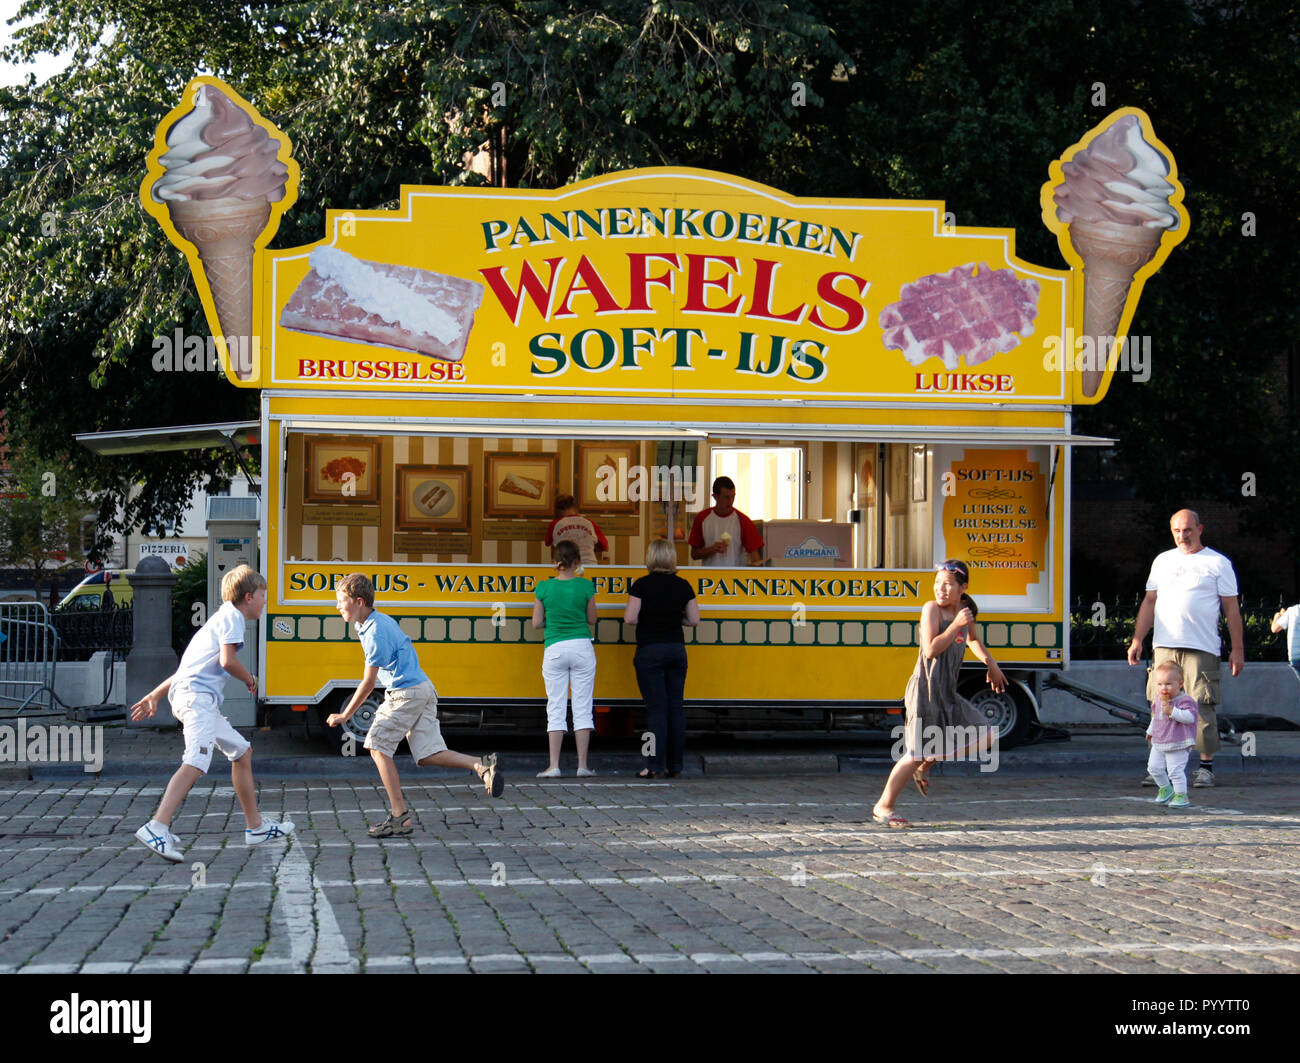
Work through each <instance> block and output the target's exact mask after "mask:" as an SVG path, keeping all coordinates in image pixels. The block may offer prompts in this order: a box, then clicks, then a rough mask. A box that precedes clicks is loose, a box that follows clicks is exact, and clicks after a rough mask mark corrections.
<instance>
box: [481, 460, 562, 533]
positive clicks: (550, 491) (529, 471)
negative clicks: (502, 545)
mask: <svg viewBox="0 0 1300 1063" xmlns="http://www.w3.org/2000/svg"><path fill="white" fill-rule="evenodd" d="M483 461H484V470H485V473H486V477H485V483H484V491H483V515H484V516H486V517H540V516H552V515H553V513H554V510H555V482H556V480H557V479H558V478H559V472H560V458H559V455H558V454H525V453H519V452H517V451H489V452H487V453H485V454H484V455H483Z"/></svg>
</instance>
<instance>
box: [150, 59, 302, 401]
mask: <svg viewBox="0 0 1300 1063" xmlns="http://www.w3.org/2000/svg"><path fill="white" fill-rule="evenodd" d="M291 150H292V149H291V146H290V144H289V138H288V137H286V136H285V135H284V134H283V133H281V132H280V131H279V130H278V129H277V128H276V127H275V126H274V125H273V124H271V123H270V122H269V121H267V120H266V119H265V118H263V117H262V116H261V115H260V114H258V112H257V109H256V108H254V107H253V106H252V104H250V103H248V101H246V100H245V99H243V97H241V96H240V95H239V94H238V93H237V92H235V91H234V89H232V88H231V87H230V86H229V85H227V84H226V83H225V82H223V81H221V80H219V79H218V78H213V77H199V78H195V79H194V80H193V81H191V82H190V83H189V84H188V85H187V86H186V87H185V93H184V95H183V96H182V98H181V103H180V105H179V106H178V107H176V108H175V109H174V110H173V111H171V112H170V113H169V114H168V115H167V117H166V118H164V119H163V120H162V122H161V123H160V124H159V126H158V130H157V132H156V133H155V134H154V147H153V150H152V151H150V152H149V156H148V166H149V171H148V174H147V175H146V176H145V179H144V182H143V184H141V186H140V201H141V203H142V204H143V205H144V209H145V210H146V211H148V212H149V213H150V214H152V215H153V216H154V218H156V219H157V221H158V223H159V224H160V225H161V226H162V227H163V230H164V231H165V232H166V233H167V237H168V239H170V240H171V241H172V243H174V244H175V245H176V246H177V247H179V248H180V249H181V250H182V251H184V252H185V256H186V258H188V259H189V262H190V270H191V271H192V272H193V274H194V283H195V285H196V286H197V287H198V291H199V298H200V299H201V300H202V302H203V310H204V313H205V314H206V315H207V318H208V326H209V327H210V328H211V329H212V335H213V337H214V338H215V339H216V340H217V347H218V349H219V350H220V352H221V355H222V358H223V359H224V364H225V369H226V374H227V376H229V377H230V378H231V379H232V380H235V381H237V382H244V383H248V384H256V383H258V382H259V381H260V378H261V335H260V332H261V330H260V328H259V327H258V322H259V319H258V317H257V316H256V312H257V311H258V310H259V309H260V308H259V307H257V306H255V305H254V304H255V302H256V299H257V297H258V296H259V295H260V292H261V287H262V286H261V283H260V282H261V269H260V262H259V255H258V252H259V251H261V250H262V249H263V248H264V247H265V246H266V244H267V243H268V242H269V241H270V239H271V237H272V236H273V235H274V234H275V230H276V229H277V228H278V227H279V224H280V218H281V216H282V215H283V214H284V212H285V211H286V210H288V209H289V207H291V206H292V205H293V203H294V201H295V200H296V199H297V198H298V164H297V163H296V162H295V161H294V160H293V157H292V154H291Z"/></svg>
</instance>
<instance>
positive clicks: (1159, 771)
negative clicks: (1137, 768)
mask: <svg viewBox="0 0 1300 1063" xmlns="http://www.w3.org/2000/svg"><path fill="white" fill-rule="evenodd" d="M1187 754H1188V750H1186V749H1177V750H1174V751H1173V752H1172V753H1162V752H1160V750H1158V749H1156V748H1155V746H1152V747H1151V756H1149V757H1148V758H1147V771H1149V772H1150V773H1151V778H1153V779H1155V781H1156V784H1157V785H1159V786H1161V787H1165V786H1169V785H1170V784H1171V783H1172V784H1173V787H1174V793H1176V794H1185V793H1187Z"/></svg>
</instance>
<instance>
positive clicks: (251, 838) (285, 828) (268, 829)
mask: <svg viewBox="0 0 1300 1063" xmlns="http://www.w3.org/2000/svg"><path fill="white" fill-rule="evenodd" d="M292 833H293V821H292V820H287V819H285V820H280V821H279V822H278V823H277V822H276V821H275V820H273V819H267V818H266V817H265V816H263V817H262V825H261V826H260V827H258V828H257V830H253V829H252V828H251V827H249V828H246V829H245V830H244V844H245V845H261V844H262V843H263V842H269V841H271V840H273V839H275V838H287V837H289V835H290V834H292Z"/></svg>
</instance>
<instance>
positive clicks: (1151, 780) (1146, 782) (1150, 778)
mask: <svg viewBox="0 0 1300 1063" xmlns="http://www.w3.org/2000/svg"><path fill="white" fill-rule="evenodd" d="M1142 785H1143V786H1159V785H1160V784H1159V783H1158V782H1156V780H1155V776H1153V775H1152V774H1151V773H1150V772H1147V777H1146V778H1145V779H1143V780H1142Z"/></svg>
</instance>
